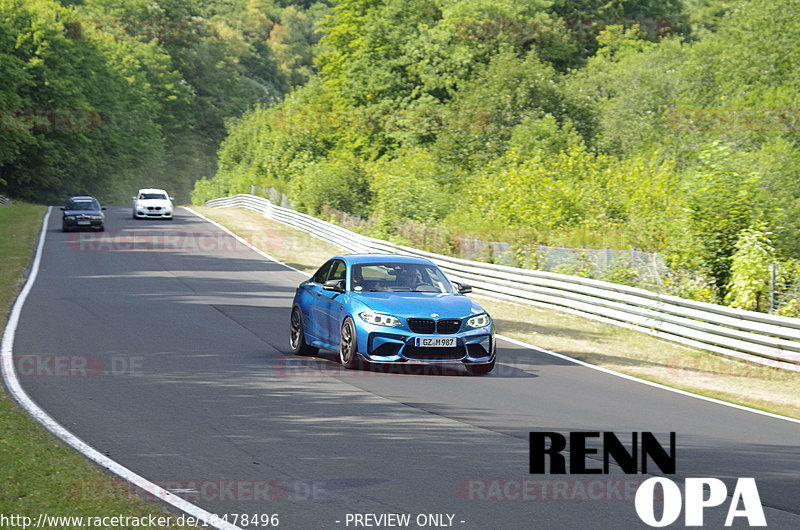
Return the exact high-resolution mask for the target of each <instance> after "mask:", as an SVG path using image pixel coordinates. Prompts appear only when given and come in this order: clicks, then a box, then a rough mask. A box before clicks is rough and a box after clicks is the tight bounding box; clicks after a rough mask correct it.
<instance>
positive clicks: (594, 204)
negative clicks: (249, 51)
mask: <svg viewBox="0 0 800 530" xmlns="http://www.w3.org/2000/svg"><path fill="white" fill-rule="evenodd" d="M798 12H800V0H790V1H788V2H770V1H768V0H749V1H745V0H741V1H723V0H687V1H685V2H684V1H680V0H671V1H668V2H656V1H648V0H639V1H636V0H629V1H615V2H605V1H599V0H597V1H586V2H566V1H560V0H556V1H549V0H525V1H484V0H451V1H443V0H411V1H406V0H344V1H341V2H339V3H338V4H337V5H336V6H335V7H334V8H333V10H332V12H331V14H330V16H328V17H327V18H325V19H324V20H323V22H322V38H321V40H320V42H319V43H318V44H317V45H316V46H315V49H316V50H317V55H316V59H315V65H316V67H317V70H318V74H317V75H316V76H314V77H312V78H311V79H310V81H309V82H308V83H307V84H305V85H303V86H301V87H298V88H297V89H295V90H294V91H293V92H292V93H291V95H290V96H289V97H287V98H286V99H284V100H283V101H282V102H281V103H280V104H279V105H275V106H271V107H267V106H259V107H258V108H255V109H254V110H252V111H250V112H248V113H247V114H245V115H244V116H243V117H242V118H240V119H239V120H237V121H235V122H231V123H230V133H229V136H228V137H227V138H226V140H225V141H224V142H223V146H222V149H221V150H220V169H219V172H218V173H217V176H216V177H215V178H213V179H211V180H205V181H202V182H199V183H198V184H197V186H196V188H195V191H194V198H195V200H198V201H199V200H204V199H207V198H210V197H212V196H219V195H226V194H229V193H234V192H245V191H249V190H250V187H251V185H256V186H270V187H276V188H278V189H280V190H281V191H284V192H286V193H288V194H289V196H290V197H291V198H292V199H293V200H294V201H295V204H296V205H298V206H299V207H300V208H301V209H305V210H307V211H309V212H311V213H318V212H321V211H323V210H325V209H326V208H334V209H338V210H343V211H346V212H348V213H351V214H354V215H358V216H361V217H365V218H369V219H370V221H371V224H370V226H373V227H374V228H373V230H374V231H376V235H381V236H390V237H391V235H392V234H394V233H395V232H396V231H397V230H398V229H399V228H400V227H402V226H404V225H408V224H409V223H422V224H425V225H428V226H438V227H441V228H442V229H443V230H446V231H448V233H451V234H470V235H479V236H483V237H485V238H487V239H505V240H512V241H515V242H516V243H520V242H530V243H545V244H551V245H558V244H567V245H573V246H575V245H588V246H610V247H616V248H625V247H629V246H632V247H637V248H642V249H645V250H651V251H658V252H661V253H662V254H664V255H666V256H668V258H669V261H670V264H671V265H672V267H673V268H674V269H675V270H680V271H689V272H688V275H687V277H688V278H689V280H688V281H687V282H684V285H679V286H674V289H675V290H676V292H680V293H681V294H685V295H690V296H695V297H697V298H702V299H707V300H713V301H723V300H725V299H726V295H727V300H728V301H729V302H730V303H732V304H733V305H738V306H741V307H748V308H758V309H762V308H763V305H764V304H763V297H764V282H766V281H768V278H766V277H765V276H764V275H765V274H767V272H765V271H766V270H767V269H765V267H766V265H765V263H766V262H765V261H764V260H765V259H767V258H765V257H764V256H765V255H764V252H766V250H765V249H769V250H770V253H769V259H771V260H773V261H774V260H783V261H784V262H785V264H786V265H787V267H786V268H787V269H792V267H793V266H794V265H793V264H792V261H791V260H793V259H795V258H798V257H800V246H798V238H797V232H798V228H800V215H799V214H800V178H798V177H800V175H798V172H799V171H800V165H799V164H798V162H800V158H799V157H800V151H799V150H798V119H797V116H798V114H797V113H798V110H797V109H798V108H800V107H798V101H797V99H798V97H800V96H798V94H800V91H798V89H799V88H800V76H799V75H798V72H800V68H799V67H800V53H798V49H797V46H798V44H797V43H798V42H800V26H797V24H795V22H794V21H795V19H796V15H797V14H798ZM756 233H757V234H760V235H759V236H758V238H756V236H754V234H756ZM754 238H755V239H754ZM754 245H755V246H754ZM754 249H755V250H754ZM759 249H760V250H759ZM756 255H757V256H759V258H758V263H757V264H755V263H751V261H752V260H750V261H748V259H747V256H756ZM753 259H755V258H753ZM748 267H749V269H748ZM687 285H689V286H693V287H692V288H690V289H688V288H687ZM748 285H749V286H752V287H748ZM687 289H688V290H687Z"/></svg>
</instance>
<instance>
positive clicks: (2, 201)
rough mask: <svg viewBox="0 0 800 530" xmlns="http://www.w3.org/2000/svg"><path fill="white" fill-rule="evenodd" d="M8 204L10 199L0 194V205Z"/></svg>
mask: <svg viewBox="0 0 800 530" xmlns="http://www.w3.org/2000/svg"><path fill="white" fill-rule="evenodd" d="M10 205H11V199H9V198H8V197H3V196H2V195H0V206H10Z"/></svg>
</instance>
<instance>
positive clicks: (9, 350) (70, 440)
mask: <svg viewBox="0 0 800 530" xmlns="http://www.w3.org/2000/svg"><path fill="white" fill-rule="evenodd" d="M51 211H52V207H51V208H48V209H47V213H46V214H45V216H44V220H43V221H42V231H41V234H40V235H39V244H38V245H37V247H36V255H35V257H34V259H33V265H32V266H31V271H30V275H29V276H28V281H27V282H25V285H24V287H23V288H22V291H20V294H19V296H18V297H17V300H16V302H14V306H13V308H12V309H11V314H10V315H9V317H8V324H6V329H5V333H4V334H3V341H2V345H1V346H0V357H1V358H2V372H3V380H4V381H5V383H6V388H8V390H9V392H10V393H11V395H12V396H14V399H16V400H17V402H19V404H20V405H21V406H22V407H23V408H24V409H25V410H26V411H27V412H28V414H30V415H31V416H33V418H34V419H35V420H36V421H38V422H39V423H41V424H42V425H43V426H44V427H45V428H46V429H47V430H48V431H50V432H51V433H53V434H54V435H55V436H56V437H58V438H59V439H60V440H62V441H63V442H65V443H66V444H68V445H69V446H70V447H72V448H73V449H75V450H76V451H78V452H80V453H82V454H83V455H84V456H86V457H87V458H89V459H90V460H93V461H94V462H95V463H97V464H99V465H100V466H102V467H104V468H106V469H108V470H109V471H111V472H112V473H115V474H116V475H118V476H119V477H121V478H123V479H125V480H127V481H128V482H130V483H131V484H133V485H134V486H136V487H137V488H140V489H142V490H144V491H146V492H147V493H149V494H151V495H153V496H154V497H156V498H157V499H161V500H162V501H164V502H166V503H168V504H170V505H172V506H174V507H175V508H177V509H179V510H181V511H182V512H184V513H186V514H188V515H191V516H192V517H194V518H196V519H198V520H201V521H207V522H208V524H209V525H210V526H212V527H214V528H219V529H220V530H241V528H239V527H238V526H235V525H232V524H230V523H228V522H225V521H220V520H219V518H217V517H216V516H215V515H214V514H212V513H210V512H207V511H205V510H204V509H202V508H200V507H199V506H196V505H194V504H192V503H190V502H188V501H186V500H184V499H182V498H180V497H178V496H177V495H173V494H172V493H170V492H169V491H167V490H165V489H164V488H162V487H160V486H158V485H156V484H154V483H152V482H150V481H149V480H147V479H145V478H144V477H142V476H140V475H137V474H136V473H134V472H133V471H131V470H130V469H128V468H126V467H124V466H123V465H121V464H119V463H117V462H115V461H114V460H112V459H110V458H108V457H107V456H106V455H104V454H102V453H100V452H98V451H97V450H96V449H94V448H92V447H91V446H89V445H88V444H86V443H85V442H84V441H83V440H81V439H80V438H78V437H77V436H75V435H74V434H72V433H71V432H69V431H68V430H67V429H65V428H64V427H62V426H61V425H60V424H59V423H58V422H57V421H56V420H54V419H53V418H52V417H51V416H50V415H48V414H47V412H45V411H44V410H42V408H40V407H39V405H37V404H36V403H35V402H34V401H33V400H32V399H31V398H30V397H29V396H28V394H27V393H25V390H23V389H22V386H21V385H20V383H19V380H18V379H17V373H16V370H15V369H14V359H13V355H14V350H13V347H14V336H15V335H16V332H17V325H18V324H19V317H20V313H21V312H22V306H23V305H24V304H25V300H26V299H27V297H28V294H29V293H30V291H31V288H32V287H33V283H34V282H35V281H36V276H37V275H38V274H39V266H40V264H41V261H42V249H43V248H44V241H45V236H46V234H47V224H48V220H49V219H50V213H51Z"/></svg>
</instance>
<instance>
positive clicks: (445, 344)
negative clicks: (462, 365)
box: [414, 337, 456, 348]
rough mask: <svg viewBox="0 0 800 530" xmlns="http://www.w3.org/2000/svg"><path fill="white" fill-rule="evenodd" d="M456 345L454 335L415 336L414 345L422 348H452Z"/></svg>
mask: <svg viewBox="0 0 800 530" xmlns="http://www.w3.org/2000/svg"><path fill="white" fill-rule="evenodd" d="M455 345H456V338H455V337H416V338H414V346H418V347H422V348H452V347H453V346H455Z"/></svg>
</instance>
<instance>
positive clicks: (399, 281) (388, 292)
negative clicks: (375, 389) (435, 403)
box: [290, 254, 495, 375]
mask: <svg viewBox="0 0 800 530" xmlns="http://www.w3.org/2000/svg"><path fill="white" fill-rule="evenodd" d="M470 291H471V289H470V287H469V286H468V285H465V284H460V283H456V282H451V281H450V280H448V279H447V277H446V276H445V275H444V273H443V272H442V271H441V270H440V269H439V267H437V266H436V265H435V264H434V263H433V262H432V261H429V260H427V259H423V258H417V257H413V256H396V255H377V254H367V255H353V254H349V255H345V256H335V257H333V258H331V259H330V260H328V261H327V262H326V263H325V264H324V265H323V266H322V267H321V268H320V269H319V270H318V271H317V272H316V274H314V276H312V277H311V279H309V280H307V281H305V282H303V283H301V284H300V286H299V287H298V288H297V292H296V294H295V297H294V303H293V304H292V314H291V323H290V344H291V348H292V351H293V352H294V353H295V354H300V355H302V354H313V353H315V352H316V351H317V350H318V349H319V348H325V349H329V350H334V351H337V350H338V351H339V357H340V359H339V360H340V362H341V363H342V365H343V366H344V367H345V368H356V367H357V366H358V365H359V364H360V362H361V361H367V362H369V363H385V364H398V363H425V364H438V365H451V366H452V365H460V366H464V367H465V368H466V370H467V371H468V372H469V373H470V374H473V375H483V374H487V373H489V372H490V371H491V370H492V368H494V363H495V343H494V326H493V324H492V319H491V317H490V316H489V315H488V314H487V313H486V311H485V310H484V309H483V308H481V306H479V305H478V304H477V303H475V302H473V301H472V300H470V299H469V298H468V297H466V296H464V295H465V294H466V293H469V292H470Z"/></svg>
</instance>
